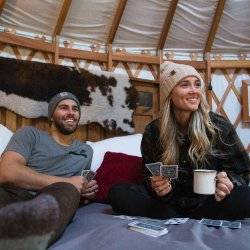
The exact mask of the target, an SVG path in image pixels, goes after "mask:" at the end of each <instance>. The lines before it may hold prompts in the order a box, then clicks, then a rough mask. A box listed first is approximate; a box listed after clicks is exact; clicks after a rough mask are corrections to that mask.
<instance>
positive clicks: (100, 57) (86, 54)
mask: <svg viewBox="0 0 250 250" xmlns="http://www.w3.org/2000/svg"><path fill="white" fill-rule="evenodd" d="M58 50H59V56H60V57H66V58H76V59H82V60H91V61H98V62H108V54H107V53H100V52H92V51H84V50H79V49H71V48H61V47H60V48H59V49H58Z"/></svg>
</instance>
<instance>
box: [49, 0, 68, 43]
mask: <svg viewBox="0 0 250 250" xmlns="http://www.w3.org/2000/svg"><path fill="white" fill-rule="evenodd" d="M71 2H72V0H64V1H63V3H62V7H61V10H60V13H59V16H58V19H57V22H56V26H55V28H54V31H53V35H52V36H53V38H54V37H56V36H59V35H60V34H61V31H62V27H63V24H64V22H65V19H66V17H67V14H68V12H69V8H70V5H71Z"/></svg>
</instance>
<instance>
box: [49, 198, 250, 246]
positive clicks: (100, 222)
mask: <svg viewBox="0 0 250 250" xmlns="http://www.w3.org/2000/svg"><path fill="white" fill-rule="evenodd" d="M128 223H129V220H123V219H120V218H116V217H114V214H113V212H112V209H111V207H110V206H109V205H106V204H100V203H92V204H89V205H87V206H85V207H81V208H79V209H78V210H77V212H76V214H75V216H74V218H73V220H72V222H71V223H70V224H69V225H68V227H67V228H66V230H65V232H64V233H63V235H62V236H61V238H60V239H59V240H58V241H57V242H55V243H54V244H53V245H52V246H51V247H50V248H49V249H50V250H85V249H86V250H92V249H93V250H99V249H104V250H106V249H107V250H125V249H126V250H128V249H129V250H136V249H138V250H139V249H140V250H141V249H143V250H152V249H157V250H158V249H159V250H160V249H167V250H189V249H190V250H207V249H218V250H219V249H220V250H222V249H223V250H224V249H226V250H245V249H246V250H247V249H248V250H249V249H250V223H249V221H243V222H242V228H241V229H229V228H215V227H207V226H204V225H202V224H200V223H198V221H197V220H191V219H189V220H188V221H187V222H186V223H184V224H182V225H169V226H168V231H169V232H168V234H166V235H164V236H161V237H159V238H154V237H151V236H147V235H143V234H141V233H138V232H134V231H131V230H128V229H127V224H128Z"/></svg>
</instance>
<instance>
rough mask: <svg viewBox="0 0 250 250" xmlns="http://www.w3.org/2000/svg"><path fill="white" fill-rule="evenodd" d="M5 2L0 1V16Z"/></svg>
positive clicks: (3, 0)
mask: <svg viewBox="0 0 250 250" xmlns="http://www.w3.org/2000/svg"><path fill="white" fill-rule="evenodd" d="M5 2H6V1H5V0H0V15H1V14H2V11H3V8H4V5H5Z"/></svg>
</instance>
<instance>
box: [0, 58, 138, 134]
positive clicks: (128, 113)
mask: <svg viewBox="0 0 250 250" xmlns="http://www.w3.org/2000/svg"><path fill="white" fill-rule="evenodd" d="M61 91H69V92H72V93H73V94H75V95H76V96H77V97H78V98H79V101H80V103H81V113H82V116H81V119H80V124H88V123H91V122H98V123H99V124H101V125H102V126H103V127H105V128H107V129H110V130H112V129H117V130H120V129H121V130H123V131H126V132H129V133H132V132H134V124H133V121H132V114H133V111H134V109H135V108H136V102H137V92H136V90H135V88H134V87H133V86H132V84H131V82H130V81H129V79H128V77H126V76H124V75H118V74H112V73H110V72H104V71H99V72H95V71H91V72H89V71H87V70H84V69H81V70H80V72H79V71H77V70H76V69H75V68H71V67H65V66H60V65H54V64H46V63H39V62H30V61H22V60H15V59H9V58H0V107H5V108H7V109H9V110H12V111H14V112H15V113H17V114H20V115H22V116H24V117H27V118H37V117H46V116H47V113H48V111H47V110H48V101H49V100H50V98H51V97H52V96H54V95H55V94H56V93H58V92H61Z"/></svg>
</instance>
